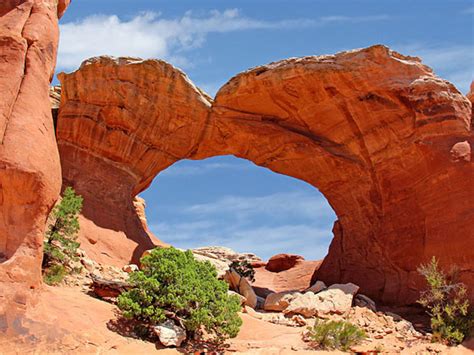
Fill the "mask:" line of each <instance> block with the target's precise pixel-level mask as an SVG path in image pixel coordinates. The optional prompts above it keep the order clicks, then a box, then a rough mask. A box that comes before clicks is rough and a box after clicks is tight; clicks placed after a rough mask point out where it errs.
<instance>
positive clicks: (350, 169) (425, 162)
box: [57, 46, 474, 303]
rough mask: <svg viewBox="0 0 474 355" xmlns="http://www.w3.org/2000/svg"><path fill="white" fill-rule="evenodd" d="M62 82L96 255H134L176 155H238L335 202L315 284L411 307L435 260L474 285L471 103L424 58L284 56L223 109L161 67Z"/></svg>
mask: <svg viewBox="0 0 474 355" xmlns="http://www.w3.org/2000/svg"><path fill="white" fill-rule="evenodd" d="M60 79H61V82H62V90H63V91H62V99H61V108H60V113H59V118H58V129H57V136H58V144H59V149H60V154H61V163H62V170H63V180H64V184H65V185H72V186H74V188H75V189H76V190H77V191H78V192H79V193H80V194H82V195H83V196H84V197H85V206H84V218H85V219H86V220H87V221H88V222H87V223H88V224H89V225H90V228H91V229H90V231H89V234H90V235H95V238H96V239H97V241H96V243H97V245H96V246H95V247H94V248H96V249H97V250H100V248H101V246H100V243H118V244H117V245H120V243H123V245H124V246H125V247H126V248H127V251H126V252H125V251H123V250H125V249H122V254H123V253H125V254H127V253H128V255H126V257H129V258H132V259H134V258H135V259H136V257H137V256H139V255H140V254H141V251H142V250H143V249H146V248H148V247H149V245H150V243H151V239H150V238H149V237H148V234H147V233H146V231H145V230H144V229H145V228H144V227H143V224H142V223H141V222H140V218H139V217H138V216H137V213H136V211H135V209H134V207H133V202H132V200H133V197H134V196H135V195H136V194H137V193H139V192H140V191H142V190H144V189H145V188H146V187H147V186H148V185H149V184H150V182H151V181H152V180H153V178H154V177H155V176H156V175H157V174H158V173H159V172H160V171H162V170H164V169H166V168H167V167H169V166H170V165H171V164H173V163H174V162H176V161H178V160H180V159H185V158H187V159H204V158H207V157H211V156H216V155H225V154H233V155H235V156H238V157H241V158H245V159H248V160H251V161H253V162H254V163H256V164H257V165H260V166H264V167H267V168H269V169H271V170H273V171H275V172H278V173H281V174H285V175H289V176H293V177H295V178H298V179H301V180H304V181H306V182H308V183H310V184H312V185H313V186H315V187H317V188H318V189H319V190H320V191H321V192H322V193H323V194H324V195H325V196H326V198H327V199H328V201H329V203H330V204H331V206H332V207H333V209H334V210H335V212H336V214H337V216H338V221H337V222H336V223H335V225H334V240H333V242H332V244H331V247H330V250H329V254H328V256H327V257H326V259H325V260H324V262H323V264H322V266H321V268H320V269H319V270H318V271H317V272H316V274H315V275H314V279H316V278H317V279H322V280H324V281H325V282H326V283H335V282H346V281H351V282H354V283H357V284H359V285H360V286H361V288H362V292H363V293H366V294H368V295H369V296H371V297H374V298H376V299H378V300H383V301H385V302H391V303H407V302H411V301H413V299H414V298H415V297H417V292H416V289H417V287H418V286H419V283H420V279H419V278H418V276H417V273H416V267H417V266H418V265H419V263H420V262H423V261H426V260H428V259H429V258H431V256H433V255H436V256H437V257H438V258H439V259H440V261H441V264H442V265H443V266H445V265H451V264H452V263H455V264H458V265H459V266H460V267H461V270H462V277H463V279H464V281H466V282H467V283H468V284H469V285H470V286H471V288H472V286H474V279H473V276H472V275H473V272H474V262H473V260H474V238H473V235H472V233H473V232H472V223H473V221H474V208H473V207H474V206H473V203H474V191H473V186H472V183H471V184H470V183H469V182H470V181H472V178H473V168H472V163H471V158H470V146H471V145H472V132H471V103H470V102H469V101H468V100H467V99H466V98H465V97H464V96H463V95H461V94H460V93H459V92H458V90H457V89H456V88H455V87H454V86H453V85H452V84H450V83H448V82H447V81H444V80H442V79H439V78H437V77H436V76H434V75H433V73H432V71H431V70H430V69H429V68H428V67H426V66H424V65H423V64H422V63H421V62H420V60H419V59H418V58H413V57H406V56H402V55H400V54H398V53H396V52H393V51H391V50H389V49H388V48H386V47H383V46H374V47H370V48H366V49H362V50H356V51H351V52H343V53H339V54H336V55H331V56H321V57H306V58H298V59H289V60H284V61H281V62H277V63H272V64H269V65H266V66H261V67H257V68H254V69H251V70H249V71H246V72H244V73H241V74H239V75H237V76H236V77H234V78H232V79H231V80H230V81H229V82H228V83H227V84H226V85H224V86H223V87H222V88H221V90H220V91H219V92H218V94H217V96H216V99H215V102H213V103H212V102H211V99H210V98H209V97H207V96H206V95H205V94H203V93H202V92H201V91H200V90H199V89H197V88H196V87H195V86H194V85H193V84H192V83H191V82H190V81H189V79H187V77H186V76H185V75H184V74H183V73H182V72H180V71H179V70H177V69H175V68H173V67H172V66H170V65H169V64H166V63H164V62H161V61H155V60H148V61H141V60H138V59H132V58H120V59H113V58H108V57H101V58H94V59H91V60H89V61H86V62H85V63H84V64H83V65H82V66H81V68H80V69H79V70H78V71H76V72H74V73H71V74H68V75H66V74H63V75H62V76H61V78H60ZM120 241H122V242H120ZM295 243H298V241H297V240H295ZM112 249H113V248H112ZM115 249H116V250H118V249H119V248H115ZM114 257H115V256H114ZM117 257H118V256H117ZM120 257H121V258H123V257H124V255H122V256H120Z"/></svg>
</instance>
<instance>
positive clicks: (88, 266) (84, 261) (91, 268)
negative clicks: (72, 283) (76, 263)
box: [81, 258, 96, 272]
mask: <svg viewBox="0 0 474 355" xmlns="http://www.w3.org/2000/svg"><path fill="white" fill-rule="evenodd" d="M81 264H82V265H84V267H85V268H86V270H87V271H89V272H92V271H94V269H95V266H96V265H95V262H94V261H92V260H90V259H86V258H84V259H81Z"/></svg>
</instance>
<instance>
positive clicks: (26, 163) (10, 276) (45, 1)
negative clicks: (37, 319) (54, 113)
mask: <svg viewBox="0 0 474 355" xmlns="http://www.w3.org/2000/svg"><path fill="white" fill-rule="evenodd" d="M68 4H69V1H67V0H59V1H58V0H29V1H25V0H2V1H1V2H0V58H1V60H0V93H1V95H0V97H1V100H0V335H3V334H7V336H8V334H9V332H10V331H14V330H12V327H13V328H15V329H16V330H18V329H22V324H21V321H20V320H19V318H18V317H19V314H20V313H21V311H22V309H24V308H25V307H26V304H27V301H28V299H29V297H30V294H31V292H32V290H34V289H36V288H37V287H38V286H39V285H40V283H41V260H42V242H43V234H44V228H45V223H46V217H47V215H48V213H49V211H50V209H51V207H52V206H53V204H54V202H55V201H56V199H57V197H58V195H59V191H60V187H61V171H60V166H59V154H58V148H57V145H56V141H55V138H54V128H53V120H52V117H51V107H50V103H49V98H48V93H49V84H50V81H51V78H52V75H53V72H54V67H55V63H56V52H57V45H58V18H60V17H61V16H62V14H63V12H64V11H65V9H66V7H67V5H68ZM23 330H24V329H23Z"/></svg>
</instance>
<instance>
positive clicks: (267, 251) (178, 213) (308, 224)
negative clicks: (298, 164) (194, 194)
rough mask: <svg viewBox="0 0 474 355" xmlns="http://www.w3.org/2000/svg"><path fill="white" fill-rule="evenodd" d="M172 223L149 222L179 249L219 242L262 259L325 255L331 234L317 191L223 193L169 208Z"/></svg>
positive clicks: (326, 208) (329, 211)
mask: <svg viewBox="0 0 474 355" xmlns="http://www.w3.org/2000/svg"><path fill="white" fill-rule="evenodd" d="M173 215H174V217H175V218H174V222H173V221H169V220H168V221H167V222H166V223H161V222H159V221H157V222H156V223H153V221H150V228H151V229H152V231H153V232H154V233H156V235H158V236H159V237H160V239H162V240H165V241H166V242H169V243H172V244H173V245H176V246H178V247H181V248H194V247H198V246H208V245H222V246H226V247H229V248H233V249H235V250H237V251H240V252H246V251H251V252H254V253H256V254H257V255H259V256H261V257H263V258H269V257H270V256H272V255H274V254H277V253H280V252H283V251H284V252H289V253H297V254H300V255H303V256H305V257H306V258H310V259H311V258H313V259H318V258H322V257H324V256H325V254H326V252H327V248H328V245H329V243H330V241H331V239H332V232H331V229H332V225H333V222H334V220H335V215H334V212H333V211H332V209H331V207H330V206H329V205H328V203H327V201H326V200H325V199H324V197H323V196H322V195H321V194H320V193H318V192H317V191H315V192H314V194H308V193H307V192H292V193H276V194H271V195H267V196H260V197H254V196H248V197H242V196H227V197H223V198H221V199H217V200H216V201H213V202H210V203H205V204H195V205H192V206H189V207H184V208H182V207H180V206H175V207H174V208H173Z"/></svg>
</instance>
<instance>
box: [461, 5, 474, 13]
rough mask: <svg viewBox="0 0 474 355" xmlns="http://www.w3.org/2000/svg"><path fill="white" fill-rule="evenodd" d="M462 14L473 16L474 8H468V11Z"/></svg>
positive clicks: (465, 10)
mask: <svg viewBox="0 0 474 355" xmlns="http://www.w3.org/2000/svg"><path fill="white" fill-rule="evenodd" d="M461 13H463V14H466V15H472V14H474V6H471V7H468V8H467V9H464V10H463V11H461Z"/></svg>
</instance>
